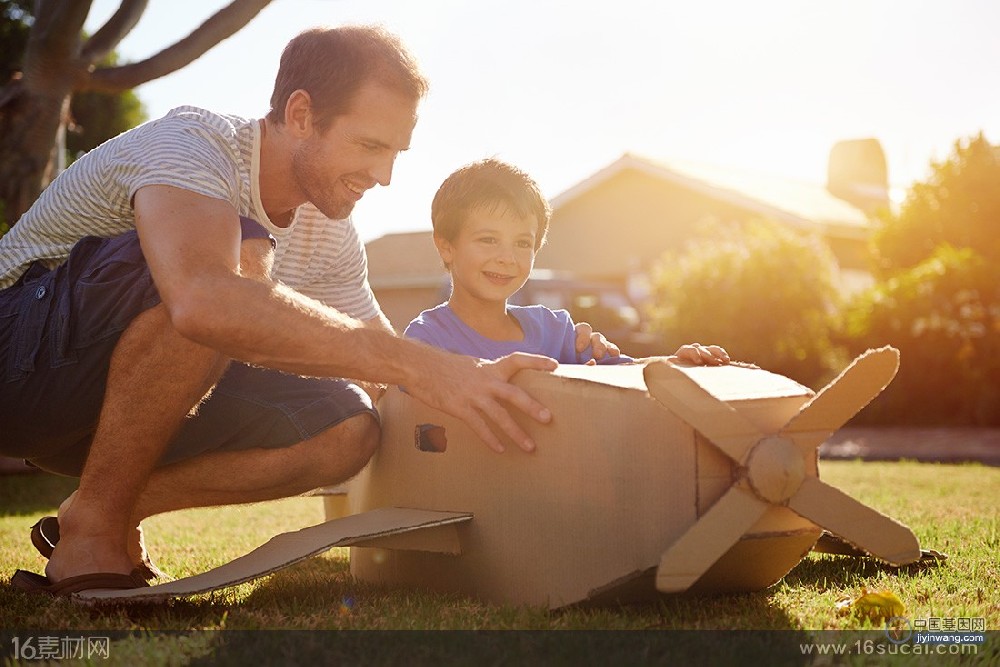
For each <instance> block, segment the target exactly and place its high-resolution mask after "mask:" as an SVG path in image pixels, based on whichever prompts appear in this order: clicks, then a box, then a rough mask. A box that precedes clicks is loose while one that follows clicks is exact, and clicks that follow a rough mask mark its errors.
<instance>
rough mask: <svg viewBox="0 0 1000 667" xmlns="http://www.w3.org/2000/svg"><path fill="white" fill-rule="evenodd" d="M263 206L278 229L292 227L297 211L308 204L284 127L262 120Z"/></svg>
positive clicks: (261, 184) (261, 181)
mask: <svg viewBox="0 0 1000 667" xmlns="http://www.w3.org/2000/svg"><path fill="white" fill-rule="evenodd" d="M259 187H260V203H261V204H263V206H264V212H265V213H266V214H267V217H268V218H269V219H270V220H271V222H272V223H273V224H274V225H275V226H276V227H288V226H289V225H290V224H292V219H293V217H294V215H295V209H296V208H297V207H299V206H300V205H302V204H304V203H305V198H304V197H302V196H301V195H300V194H299V189H298V187H297V185H296V184H295V179H294V178H293V176H292V149H291V147H290V146H289V144H288V142H287V140H286V138H285V136H284V135H283V134H282V132H281V128H280V126H276V125H274V124H272V123H268V121H267V119H266V118H262V119H261V120H260V179H259Z"/></svg>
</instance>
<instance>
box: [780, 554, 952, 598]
mask: <svg viewBox="0 0 1000 667" xmlns="http://www.w3.org/2000/svg"><path fill="white" fill-rule="evenodd" d="M945 566H947V561H918V562H916V563H912V564H910V565H904V566H902V567H896V566H893V565H889V564H888V563H884V562H882V561H880V560H878V559H876V558H864V557H862V558H858V557H853V556H836V555H828V554H824V555H822V556H820V557H819V558H816V557H812V558H806V559H804V560H802V562H800V563H799V564H798V565H796V566H795V567H794V568H793V569H792V571H791V572H789V573H788V574H786V575H785V578H784V582H785V583H786V584H787V585H789V586H800V587H809V588H815V589H818V590H827V589H831V588H834V589H838V590H839V589H844V588H848V587H855V586H858V585H859V584H864V583H866V582H867V581H868V580H869V579H872V578H874V577H877V576H879V575H882V574H909V575H913V574H920V573H921V572H926V571H930V570H933V569H934V568H937V567H945Z"/></svg>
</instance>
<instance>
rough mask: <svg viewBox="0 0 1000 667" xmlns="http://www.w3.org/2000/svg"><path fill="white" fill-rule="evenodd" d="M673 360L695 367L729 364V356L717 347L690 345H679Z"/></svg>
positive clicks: (698, 344) (699, 344)
mask: <svg viewBox="0 0 1000 667" xmlns="http://www.w3.org/2000/svg"><path fill="white" fill-rule="evenodd" d="M673 358H674V359H676V360H678V361H684V362H687V363H689V364H693V365H695V366H724V365H726V364H728V363H729V361H730V359H729V354H728V353H727V352H726V351H725V350H723V349H722V348H721V347H719V346H718V345H702V344H701V343H691V344H690V345H681V346H680V347H679V348H677V351H676V352H674V355H673Z"/></svg>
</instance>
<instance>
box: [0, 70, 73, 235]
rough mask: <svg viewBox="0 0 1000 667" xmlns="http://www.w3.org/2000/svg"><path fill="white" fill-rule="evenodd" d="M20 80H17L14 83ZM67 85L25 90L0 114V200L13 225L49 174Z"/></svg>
mask: <svg viewBox="0 0 1000 667" xmlns="http://www.w3.org/2000/svg"><path fill="white" fill-rule="evenodd" d="M17 83H20V82H17ZM69 99H70V87H69V86H68V85H66V86H60V87H59V88H58V89H54V90H38V91H35V90H26V89H25V88H24V87H21V90H20V91H19V94H17V95H16V99H14V100H12V101H10V102H8V103H7V104H6V105H4V107H3V111H2V114H0V156H3V159H0V203H2V206H3V217H4V218H5V219H6V222H7V224H8V225H13V224H14V223H15V222H16V221H17V219H18V218H20V217H21V214H22V213H24V212H25V211H27V210H28V207H29V206H31V204H32V203H33V202H34V201H35V199H37V198H38V195H39V194H40V193H41V191H42V188H43V187H44V185H45V184H47V183H48V182H49V181H50V180H51V179H52V177H53V173H52V171H53V166H54V164H55V161H54V160H53V159H52V158H53V157H55V155H54V146H55V145H56V144H57V143H58V142H56V141H55V139H56V136H57V135H58V133H59V128H60V127H61V125H62V121H63V118H64V109H66V105H68V104H69Z"/></svg>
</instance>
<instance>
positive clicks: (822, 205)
mask: <svg viewBox="0 0 1000 667" xmlns="http://www.w3.org/2000/svg"><path fill="white" fill-rule="evenodd" d="M629 169H631V170H635V171H639V172H642V173H645V174H648V175H650V176H653V177H654V178H659V179H663V180H665V181H668V182H671V183H675V184H677V185H680V186H682V187H685V188H689V189H691V190H694V191H696V192H700V193H702V194H704V195H707V196H709V197H712V198H714V199H718V200H721V201H725V202H728V203H730V204H733V205H736V206H740V207H741V208H745V209H748V210H751V211H754V212H756V213H758V214H760V215H761V216H762V217H766V218H770V219H774V220H779V221H782V222H786V223H790V224H792V225H795V226H797V227H800V228H812V229H815V228H816V227H817V226H819V227H821V228H822V231H823V232H824V233H825V234H828V235H833V236H842V237H848V238H859V237H863V236H865V235H866V234H867V232H868V230H869V229H870V222H869V220H868V217H867V216H866V214H865V212H864V211H862V210H861V209H860V208H857V207H856V206H854V205H852V204H850V203H848V202H846V201H844V200H843V199H840V198H838V197H835V196H834V195H832V194H830V192H829V191H827V189H826V187H825V186H823V185H817V184H812V183H806V182H801V181H795V180H791V179H787V178H782V177H778V176H773V175H769V174H762V173H759V172H753V171H748V170H741V169H732V168H728V167H715V166H708V165H700V164H696V163H690V162H680V161H672V162H669V163H667V162H660V161H657V160H652V159H650V158H646V157H642V156H639V155H636V154H634V153H625V154H624V155H622V156H621V157H620V158H618V159H617V160H615V161H614V162H612V163H611V164H609V165H608V166H607V167H605V168H603V169H601V170H600V171H598V172H597V173H595V174H594V175H592V176H590V177H589V178H587V179H585V180H583V181H581V182H580V183H578V184H576V185H574V186H573V187H571V188H570V189H568V190H566V191H565V192H563V193H562V194H560V195H558V196H557V197H555V198H554V199H552V209H553V211H556V210H558V209H559V208H560V207H562V206H565V205H566V204H568V203H569V202H571V201H573V200H574V199H576V198H578V197H580V196H581V195H583V194H585V193H586V192H589V191H590V190H592V189H593V188H595V187H597V186H599V185H600V184H602V183H604V182H606V181H608V180H610V179H611V178H613V177H614V176H616V175H617V174H619V173H621V172H623V171H625V170H629Z"/></svg>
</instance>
